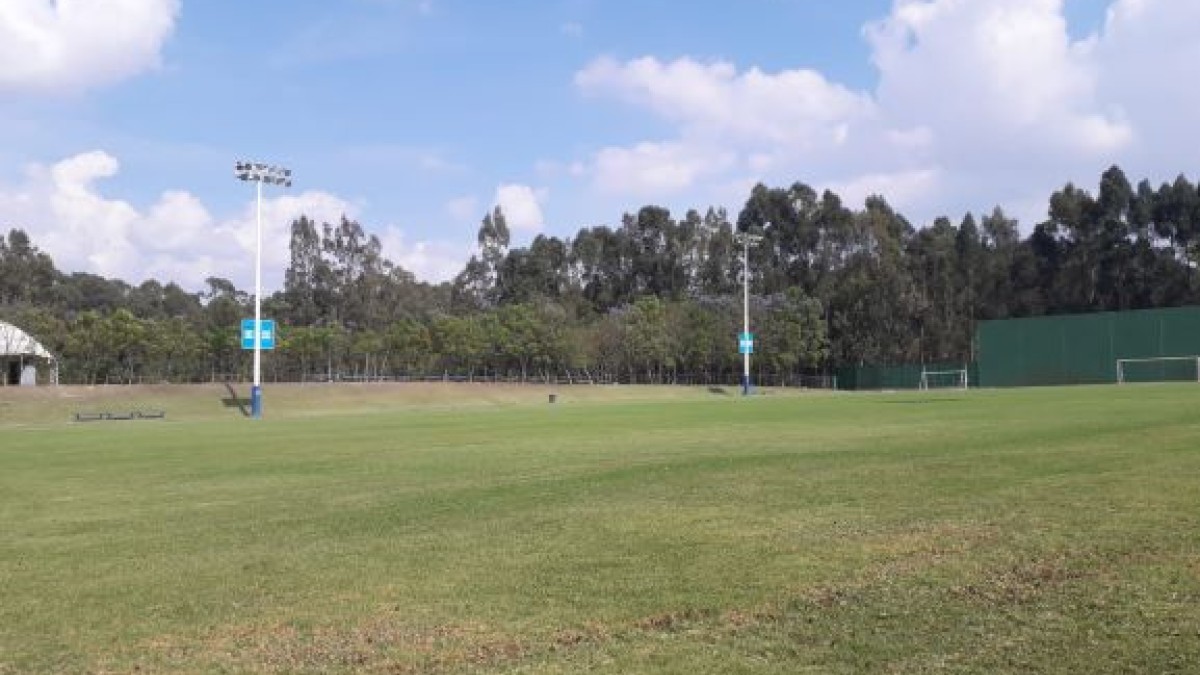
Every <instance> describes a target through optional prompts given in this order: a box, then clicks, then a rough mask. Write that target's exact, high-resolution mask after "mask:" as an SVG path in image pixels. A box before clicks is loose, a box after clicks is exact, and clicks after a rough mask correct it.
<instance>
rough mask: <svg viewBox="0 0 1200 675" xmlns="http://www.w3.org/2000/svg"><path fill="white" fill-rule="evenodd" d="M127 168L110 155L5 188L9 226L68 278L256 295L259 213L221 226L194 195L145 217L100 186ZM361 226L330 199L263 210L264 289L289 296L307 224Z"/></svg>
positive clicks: (286, 201) (273, 199) (59, 166)
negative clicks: (294, 225) (287, 285)
mask: <svg viewBox="0 0 1200 675" xmlns="http://www.w3.org/2000/svg"><path fill="white" fill-rule="evenodd" d="M119 169H120V164H119V162H118V161H117V159H116V158H115V157H113V156H112V155H109V154H108V153H105V152H102V151H92V152H86V153H82V154H79V155H75V156H73V157H70V158H67V159H64V160H62V161H60V162H58V163H56V164H54V165H52V166H49V167H46V166H43V165H34V166H31V167H29V168H28V169H27V171H26V177H25V180H24V182H23V183H22V184H21V185H17V186H11V187H7V186H0V222H5V223H9V224H11V226H12V227H20V228H22V229H24V230H25V231H26V232H28V234H29V235H30V237H31V238H32V239H33V242H34V243H35V244H36V245H37V246H38V247H39V248H41V249H42V250H44V251H46V252H47V253H49V254H50V256H51V257H52V258H53V259H54V262H55V264H56V265H57V266H58V268H59V269H61V270H63V271H67V272H74V271H86V272H92V273H95V274H100V275H103V276H109V277H117V278H120V279H124V280H126V281H128V282H130V283H138V282H140V281H142V280H144V279H148V278H154V279H159V280H161V281H164V282H165V281H176V282H178V283H180V284H181V285H184V286H185V287H188V288H194V289H195V288H200V287H202V285H203V282H204V279H205V278H206V277H209V276H217V277H225V278H228V279H231V280H232V281H234V283H235V284H237V286H238V287H239V288H243V289H251V288H252V287H253V269H254V268H253V266H254V250H255V227H256V217H255V205H254V202H253V200H252V199H251V201H249V202H248V203H247V204H246V206H245V207H244V208H243V209H242V210H241V212H240V213H239V214H237V215H236V216H234V217H230V218H225V219H218V218H214V217H213V216H212V215H211V214H210V213H209V211H208V209H207V208H206V207H205V206H204V205H203V204H202V203H201V202H200V200H199V199H197V198H196V197H195V196H194V195H192V194H190V193H187V192H183V191H168V192H165V193H163V194H162V195H161V196H160V197H159V198H158V200H157V201H155V202H154V203H153V204H151V205H149V206H148V207H145V208H138V207H137V206H134V205H133V204H130V203H129V202H126V201H124V200H121V199H113V198H110V197H107V196H105V195H104V194H103V193H102V192H101V190H100V188H99V186H98V185H97V183H98V182H99V181H101V180H102V179H104V178H109V177H112V176H114V175H116V174H117V172H118V170H119ZM343 213H345V214H348V215H350V216H351V217H353V216H354V213H355V208H354V206H353V205H352V204H350V203H348V202H346V201H344V200H342V199H340V198H338V197H336V196H334V195H330V194H328V193H324V192H319V191H309V192H304V193H300V194H297V195H290V194H283V195H276V196H268V197H267V198H265V199H264V200H263V279H264V281H263V285H264V289H265V290H268V291H269V290H271V289H277V288H279V287H281V286H282V280H283V270H284V268H285V267H286V265H287V262H288V260H287V257H288V252H287V251H288V239H289V227H290V224H291V222H292V220H293V219H295V218H296V217H298V216H299V215H300V214H306V215H308V216H309V217H311V218H313V219H315V220H317V221H318V222H321V221H332V222H337V220H338V219H340V218H341V216H342V214H343Z"/></svg>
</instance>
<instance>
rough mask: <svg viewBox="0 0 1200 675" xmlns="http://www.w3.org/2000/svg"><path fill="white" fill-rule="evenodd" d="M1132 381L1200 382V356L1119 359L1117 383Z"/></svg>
mask: <svg viewBox="0 0 1200 675" xmlns="http://www.w3.org/2000/svg"><path fill="white" fill-rule="evenodd" d="M1130 382H1200V356H1155V357H1151V358H1143V359H1117V384H1126V383H1130Z"/></svg>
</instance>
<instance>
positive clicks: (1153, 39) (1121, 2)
mask: <svg viewBox="0 0 1200 675" xmlns="http://www.w3.org/2000/svg"><path fill="white" fill-rule="evenodd" d="M1064 2H1065V0H970V1H968V0H894V3H893V6H892V9H891V11H890V12H889V14H888V15H887V16H886V17H883V18H881V19H880V20H878V21H874V22H871V23H869V24H868V25H867V26H865V27H864V29H863V35H864V37H865V39H866V41H867V43H868V46H869V47H870V49H871V54H872V61H873V63H874V65H875V66H876V68H877V70H878V84H877V86H876V87H875V88H874V89H873V90H871V91H855V90H852V89H851V88H848V87H846V86H843V85H842V84H839V83H837V82H832V81H830V80H829V79H828V78H826V77H825V76H824V75H823V74H821V73H818V72H815V71H812V70H804V69H791V70H786V69H785V70H781V71H777V72H767V71H763V70H762V69H760V68H757V67H753V66H751V67H744V68H739V67H738V66H736V65H734V64H731V63H729V62H725V61H707V62H706V61H703V60H699V59H697V58H694V57H683V58H678V59H676V60H674V61H662V60H659V59H657V58H655V57H644V58H638V59H632V60H629V61H623V62H621V61H616V60H614V59H611V58H599V59H596V60H595V61H593V62H591V63H589V64H588V65H587V66H586V67H584V68H583V69H581V70H580V71H579V72H578V73H577V74H576V76H575V84H576V87H577V88H578V90H579V91H580V92H581V93H583V94H585V95H588V96H593V97H604V98H610V99H615V100H618V101H621V102H624V103H626V104H628V105H631V106H634V107H635V108H638V109H642V110H645V111H646V112H647V113H648V114H650V115H651V116H653V117H655V118H657V119H658V120H661V121H666V122H668V123H669V124H671V125H672V126H673V128H674V133H673V134H672V135H669V136H667V137H665V138H649V139H644V140H640V141H638V142H634V143H630V144H626V145H621V146H612V145H609V146H603V147H601V149H599V150H597V151H596V152H595V153H593V154H592V156H591V157H590V158H588V161H587V171H586V172H583V173H585V174H586V175H587V176H588V177H589V178H590V180H591V183H592V187H593V188H594V189H595V190H596V191H597V192H600V193H602V194H610V195H611V194H620V195H626V196H635V197H653V196H654V195H656V194H672V195H676V196H680V195H686V196H689V197H690V198H692V199H693V200H694V201H695V203H696V204H697V205H706V204H707V203H711V202H709V201H706V200H709V199H711V198H712V197H713V196H714V195H719V194H722V193H724V192H725V191H726V188H727V186H729V185H732V184H740V183H745V182H747V181H748V180H762V181H765V182H767V183H770V184H775V185H784V184H790V183H791V182H792V181H795V180H803V181H805V182H808V183H810V184H812V185H818V186H821V185H824V186H833V187H839V188H841V189H843V190H845V192H846V194H844V195H843V196H844V197H847V198H848V201H850V202H851V203H853V202H854V201H856V200H857V198H859V197H861V196H865V195H868V194H871V193H875V192H878V193H881V194H883V195H884V196H885V197H887V198H888V200H889V201H890V202H891V203H892V204H893V205H894V206H897V207H898V208H900V209H901V210H902V211H904V212H905V213H906V215H909V216H910V217H912V218H913V219H914V220H915V221H917V222H918V223H922V222H928V220H930V219H932V217H934V216H936V215H940V214H943V213H948V214H951V215H960V214H961V213H963V212H964V211H967V210H971V211H976V212H978V211H983V210H989V209H990V208H991V206H992V205H995V204H1001V205H1003V206H1006V207H1009V208H1011V209H1012V210H1013V211H1014V212H1017V215H1018V216H1019V217H1021V218H1022V220H1023V222H1025V223H1026V224H1029V223H1030V221H1032V220H1035V219H1040V218H1041V217H1043V216H1044V213H1045V206H1044V205H1045V201H1046V199H1047V198H1048V196H1049V194H1050V193H1051V192H1052V191H1053V190H1054V189H1056V188H1058V187H1059V186H1061V185H1062V184H1063V183H1065V182H1066V181H1068V180H1073V181H1077V182H1079V181H1082V182H1085V184H1086V183H1090V182H1094V181H1095V180H1097V178H1098V177H1099V175H1100V173H1101V172H1102V171H1103V170H1104V169H1105V168H1107V167H1108V166H1109V165H1110V164H1113V163H1117V164H1121V165H1122V166H1123V167H1124V168H1126V171H1127V173H1129V174H1130V176H1131V178H1140V177H1141V176H1143V175H1148V176H1149V177H1151V178H1152V179H1154V178H1161V179H1169V178H1171V177H1173V176H1174V174H1175V173H1178V172H1179V171H1183V170H1187V169H1188V168H1190V167H1191V166H1192V165H1193V164H1194V151H1193V149H1192V148H1190V147H1189V146H1188V144H1187V143H1180V142H1179V139H1181V138H1188V137H1190V136H1191V133H1190V132H1191V130H1192V129H1194V126H1195V122H1194V120H1195V119H1197V117H1200V90H1197V89H1195V88H1194V87H1190V86H1188V84H1187V83H1189V82H1190V81H1191V80H1192V79H1194V74H1193V72H1192V71H1193V70H1194V64H1195V63H1196V62H1197V61H1200V34H1197V33H1196V31H1195V30H1194V28H1195V27H1196V26H1198V25H1200V3H1196V2H1179V1H1176V0H1111V2H1110V4H1109V11H1108V16H1107V20H1106V21H1105V23H1104V25H1103V27H1102V28H1101V29H1100V30H1099V31H1098V32H1097V33H1095V34H1093V35H1089V36H1087V37H1086V38H1084V39H1075V38H1072V37H1071V35H1072V33H1071V31H1070V30H1069V28H1070V27H1069V26H1068V24H1067V19H1066V18H1065V14H1064ZM1039 203H1040V204H1041V206H1040V207H1037V206H1035V205H1037V204H1039ZM726 206H732V207H733V208H735V209H736V207H737V206H739V204H736V203H735V204H726Z"/></svg>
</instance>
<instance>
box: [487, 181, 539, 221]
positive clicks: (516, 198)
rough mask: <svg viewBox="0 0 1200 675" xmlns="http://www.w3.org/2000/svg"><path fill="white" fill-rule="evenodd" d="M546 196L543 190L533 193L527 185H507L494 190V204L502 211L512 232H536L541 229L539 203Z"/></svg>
mask: <svg viewBox="0 0 1200 675" xmlns="http://www.w3.org/2000/svg"><path fill="white" fill-rule="evenodd" d="M547 197H548V194H547V193H546V191H545V190H541V191H535V190H534V189H533V188H531V187H529V186H528V185H520V184H517V183H509V184H505V185H501V186H499V187H497V188H496V204H498V205H499V206H500V208H501V209H502V210H503V211H504V217H505V219H506V220H507V222H508V226H509V228H511V229H514V230H526V231H531V232H536V231H538V230H540V229H542V226H543V225H545V221H544V219H543V218H542V206H541V202H544V201H545V200H546V198H547Z"/></svg>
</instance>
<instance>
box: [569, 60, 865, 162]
mask: <svg viewBox="0 0 1200 675" xmlns="http://www.w3.org/2000/svg"><path fill="white" fill-rule="evenodd" d="M575 83H576V85H577V86H578V87H579V88H580V89H581V90H582V91H583V92H585V93H587V94H593V95H614V96H616V97H618V98H620V99H622V100H625V101H627V102H630V103H633V104H635V105H639V106H643V107H647V108H650V109H651V110H653V111H654V112H655V113H657V114H658V115H659V116H661V117H663V118H665V119H668V120H671V121H674V122H678V123H679V124H680V125H681V126H682V127H683V130H684V132H685V135H704V136H724V137H732V138H735V139H742V140H748V141H771V142H777V143H789V144H791V143H804V144H812V145H822V144H825V143H828V142H830V141H831V140H833V141H836V139H837V136H838V135H839V134H844V133H845V130H844V129H843V127H845V126H846V125H847V124H848V123H852V122H854V121H857V120H861V119H865V118H869V117H870V116H871V114H872V109H873V106H872V103H871V100H870V97H868V96H866V95H864V94H861V93H855V92H852V91H850V90H849V89H847V88H845V87H842V86H840V85H837V84H833V83H830V82H829V81H828V80H826V79H825V77H824V76H822V75H821V74H820V73H817V72H815V71H812V70H785V71H782V72H780V73H776V74H768V73H764V72H762V71H761V70H759V69H758V68H750V69H749V70H747V71H745V72H742V73H738V72H737V69H736V68H735V67H734V65H733V64H730V63H728V62H724V61H716V62H713V63H701V62H698V61H695V60H693V59H691V58H688V57H684V58H680V59H677V60H675V61H672V62H669V63H663V62H661V61H659V60H658V59H656V58H654V57H645V58H640V59H634V60H632V61H628V62H626V63H618V62H616V61H614V60H613V59H611V58H607V57H605V58H600V59H597V60H595V61H593V62H592V63H591V64H589V65H588V66H587V67H585V68H584V69H583V70H581V71H579V73H577V74H576V76H575Z"/></svg>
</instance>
